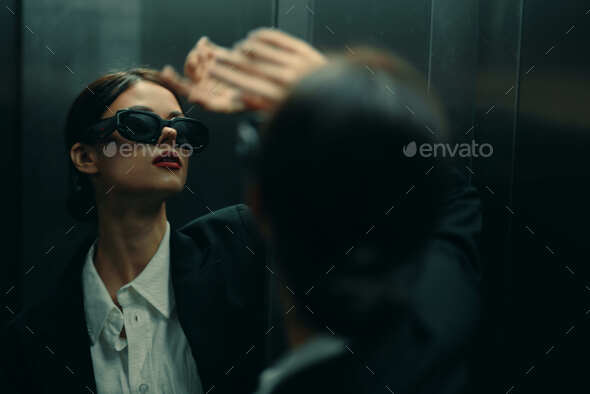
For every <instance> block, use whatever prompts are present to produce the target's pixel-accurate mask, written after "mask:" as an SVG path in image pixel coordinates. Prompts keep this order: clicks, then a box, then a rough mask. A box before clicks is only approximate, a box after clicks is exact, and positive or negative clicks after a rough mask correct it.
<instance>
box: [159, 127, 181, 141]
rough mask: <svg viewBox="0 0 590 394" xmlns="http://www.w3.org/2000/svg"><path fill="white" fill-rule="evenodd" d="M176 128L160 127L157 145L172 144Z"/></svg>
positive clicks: (174, 139)
mask: <svg viewBox="0 0 590 394" xmlns="http://www.w3.org/2000/svg"><path fill="white" fill-rule="evenodd" d="M176 134H177V133H176V129H173V128H172V127H168V126H166V127H164V128H163V129H162V134H160V138H159V139H158V145H161V144H171V145H174V143H175V142H176Z"/></svg>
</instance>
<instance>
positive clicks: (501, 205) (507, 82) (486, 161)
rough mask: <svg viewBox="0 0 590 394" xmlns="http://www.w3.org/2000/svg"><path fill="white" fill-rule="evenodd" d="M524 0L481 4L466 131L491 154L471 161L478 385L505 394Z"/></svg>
mask: <svg viewBox="0 0 590 394" xmlns="http://www.w3.org/2000/svg"><path fill="white" fill-rule="evenodd" d="M522 3H523V0H518V1H514V0H502V1H493V2H491V1H480V2H479V10H478V51H477V54H478V55H477V65H476V68H477V70H476V85H475V89H476V98H475V101H474V106H475V113H474V121H473V125H472V126H473V129H468V130H467V131H465V132H466V133H467V135H472V136H473V137H475V140H476V142H477V143H478V144H490V145H491V146H492V148H493V154H492V155H491V156H490V157H479V158H476V159H475V160H474V161H473V167H472V171H469V170H466V172H467V173H470V174H471V176H472V180H473V183H474V184H475V185H477V186H478V188H479V190H480V195H481V198H482V203H483V232H482V238H481V255H482V267H483V271H482V278H483V281H482V294H483V298H484V318H483V321H482V322H483V324H482V331H481V346H479V347H478V349H477V350H476V352H477V354H478V357H477V362H476V366H477V369H476V371H477V375H476V381H477V387H478V389H481V390H482V392H490V393H492V392H505V391H507V389H508V387H505V386H506V384H507V382H509V378H508V376H507V374H508V372H509V371H510V367H509V366H507V364H509V363H510V358H511V357H507V354H512V352H514V347H512V344H510V345H508V343H507V337H508V336H509V332H511V331H512V324H511V323H510V317H511V315H510V313H509V306H510V303H511V298H512V279H511V278H512V261H511V259H510V250H511V242H510V233H511V230H512V224H513V215H512V213H511V212H512V209H513V208H512V206H513V204H512V185H513V163H514V139H515V134H516V123H515V122H516V119H517V115H518V105H517V104H518V94H519V79H518V75H519V74H518V70H519V64H520V63H519V62H520V40H521V31H522Z"/></svg>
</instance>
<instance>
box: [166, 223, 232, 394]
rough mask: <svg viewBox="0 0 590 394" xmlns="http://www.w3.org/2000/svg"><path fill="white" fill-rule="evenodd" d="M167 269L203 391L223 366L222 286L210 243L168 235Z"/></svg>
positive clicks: (212, 381)
mask: <svg viewBox="0 0 590 394" xmlns="http://www.w3.org/2000/svg"><path fill="white" fill-rule="evenodd" d="M170 269H171V277H172V286H173V288H174V295H175V299H176V308H177V311H178V319H179V321H180V324H181V326H182V328H183V331H184V334H185V335H186V338H187V340H188V342H189V344H190V346H191V350H192V353H193V357H194V359H195V363H196V365H197V370H198V373H199V377H200V379H201V382H202V385H203V389H204V391H207V390H209V389H210V388H211V387H212V386H213V385H216V384H217V380H218V378H219V375H220V372H221V373H223V370H222V369H223V368H224V367H225V365H224V354H226V352H225V351H224V340H223V337H224V330H225V327H224V324H223V320H224V319H223V316H224V311H225V308H224V300H225V299H226V296H225V290H224V289H225V287H224V282H223V276H222V272H221V269H220V264H219V263H218V259H217V258H216V257H215V256H213V249H212V248H211V247H210V246H205V247H199V246H197V243H196V242H195V240H193V239H192V238H191V237H189V236H187V235H185V234H183V233H181V232H178V231H173V232H172V233H171V234H170Z"/></svg>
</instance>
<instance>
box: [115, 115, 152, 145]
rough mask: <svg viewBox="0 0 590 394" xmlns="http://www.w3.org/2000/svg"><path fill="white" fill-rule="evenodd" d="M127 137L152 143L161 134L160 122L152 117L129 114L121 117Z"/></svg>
mask: <svg viewBox="0 0 590 394" xmlns="http://www.w3.org/2000/svg"><path fill="white" fill-rule="evenodd" d="M121 123H122V126H123V127H122V128H123V130H119V132H121V133H122V134H124V136H125V137H127V138H129V139H131V140H134V141H139V142H150V141H152V140H153V139H154V138H155V137H156V136H157V135H158V134H159V129H158V128H159V122H158V120H157V119H155V118H154V117H152V116H149V115H145V114H138V113H128V114H124V115H123V116H122V117H121Z"/></svg>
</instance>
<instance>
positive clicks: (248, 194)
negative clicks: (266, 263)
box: [245, 182, 271, 238]
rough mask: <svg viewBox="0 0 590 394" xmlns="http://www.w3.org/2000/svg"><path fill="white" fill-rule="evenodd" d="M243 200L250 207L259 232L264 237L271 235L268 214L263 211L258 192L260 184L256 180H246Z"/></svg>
mask: <svg viewBox="0 0 590 394" xmlns="http://www.w3.org/2000/svg"><path fill="white" fill-rule="evenodd" d="M245 202H246V205H248V206H249V207H250V209H251V210H252V213H253V214H254V217H255V218H256V222H257V223H258V226H259V228H260V232H261V233H262V235H263V236H264V237H265V238H270V236H271V226H270V220H269V218H268V216H267V215H266V214H265V212H264V207H263V206H262V198H261V193H260V186H259V185H258V183H257V182H248V184H247V185H246V188H245Z"/></svg>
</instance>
